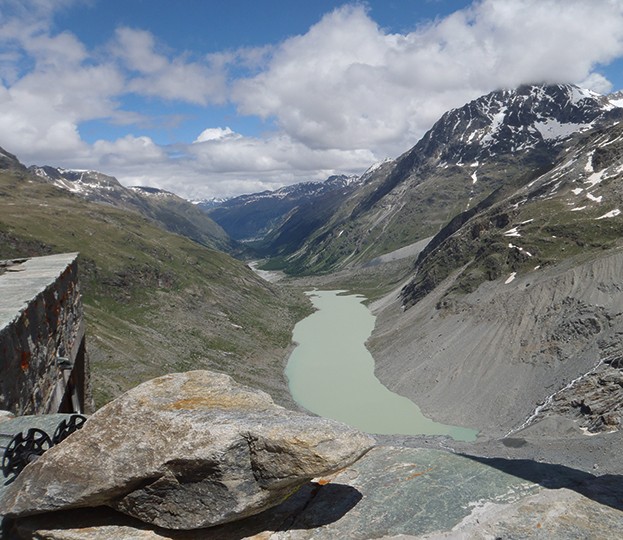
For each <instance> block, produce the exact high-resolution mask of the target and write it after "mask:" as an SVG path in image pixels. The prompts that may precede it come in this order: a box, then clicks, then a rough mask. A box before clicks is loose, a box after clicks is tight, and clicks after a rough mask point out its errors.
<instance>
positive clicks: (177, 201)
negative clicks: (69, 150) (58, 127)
mask: <svg viewBox="0 0 623 540" xmlns="http://www.w3.org/2000/svg"><path fill="white" fill-rule="evenodd" d="M29 171H30V172H31V173H33V174H35V175H37V177H39V178H41V179H42V180H43V181H45V182H48V183H50V184H52V185H53V186H55V187H57V188H60V189H63V190H66V191H68V192H70V193H72V194H74V195H76V196H78V197H81V198H83V199H85V200H87V201H90V202H95V203H99V204H107V205H111V206H114V207H117V208H121V209H123V210H131V211H133V212H138V213H139V214H141V215H143V216H145V217H146V218H148V219H150V220H152V221H154V222H156V223H158V224H159V225H160V226H162V227H163V228H164V229H166V230H168V231H170V232H173V233H176V234H181V235H182V236H186V237H188V238H191V239H192V240H194V241H195V242H198V243H200V244H202V245H205V246H208V247H212V248H215V249H219V250H222V251H226V252H228V253H236V252H239V251H240V250H241V247H240V246H238V245H237V244H236V243H235V242H233V241H232V240H231V239H230V238H229V236H228V235H227V233H226V232H225V231H224V230H223V229H222V228H221V227H220V226H219V225H217V224H216V223H215V222H214V221H213V220H211V219H210V218H209V217H208V216H207V215H206V214H205V212H202V211H201V210H199V209H198V208H196V207H195V206H194V205H193V204H191V203H190V202H188V201H186V200H185V199H182V198H181V197H178V196H177V195H175V194H173V193H171V192H168V191H164V190H160V189H156V188H149V187H139V186H136V187H129V188H127V187H125V186H123V185H121V184H120V183H119V181H118V180H117V179H116V178H115V177H113V176H109V175H107V174H103V173H101V172H98V171H92V170H70V169H63V168H58V167H51V166H48V165H46V166H36V165H33V166H31V167H29Z"/></svg>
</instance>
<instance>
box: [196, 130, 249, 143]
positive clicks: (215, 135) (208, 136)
mask: <svg viewBox="0 0 623 540" xmlns="http://www.w3.org/2000/svg"><path fill="white" fill-rule="evenodd" d="M240 137H241V135H240V134H238V133H234V132H233V131H232V130H231V128H229V127H226V128H220V127H218V128H208V129H204V130H203V131H202V132H201V133H200V134H199V136H198V137H197V138H196V139H195V140H194V142H195V143H200V142H206V141H222V140H223V139H230V138H234V139H238V138H240Z"/></svg>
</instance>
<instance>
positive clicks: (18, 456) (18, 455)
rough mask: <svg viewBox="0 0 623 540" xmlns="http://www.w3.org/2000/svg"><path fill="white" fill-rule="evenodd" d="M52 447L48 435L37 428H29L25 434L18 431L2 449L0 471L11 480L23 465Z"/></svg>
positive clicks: (20, 470)
mask: <svg viewBox="0 0 623 540" xmlns="http://www.w3.org/2000/svg"><path fill="white" fill-rule="evenodd" d="M51 447H52V440H51V439H50V436H49V435H48V434H47V433H46V432H45V431H43V430H42V429H38V428H30V429H29V430H28V432H27V433H26V435H24V434H23V433H18V434H17V435H15V437H13V439H11V442H10V443H9V445H8V446H7V447H6V449H5V451H4V456H3V458H2V473H3V474H4V477H5V478H9V479H10V480H11V481H13V480H14V479H15V478H16V477H17V475H18V474H19V473H21V472H22V470H23V469H24V467H26V465H28V464H29V463H31V462H32V461H34V460H35V459H37V458H38V457H39V456H40V455H42V454H43V453H44V452H45V451H46V450H49V449H50V448H51ZM10 477H12V478H10Z"/></svg>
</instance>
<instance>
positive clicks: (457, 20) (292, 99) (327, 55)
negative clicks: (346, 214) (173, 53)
mask: <svg viewBox="0 0 623 540" xmlns="http://www.w3.org/2000/svg"><path fill="white" fill-rule="evenodd" d="M622 51H623V4H621V3H620V2H613V1H608V0H600V1H597V2H591V3H587V2H583V1H578V0H565V1H564V2H563V1H560V0H483V1H481V2H477V3H475V4H474V5H473V6H472V7H470V8H468V9H464V10H461V11H458V12H456V13H454V14H452V15H450V16H448V17H446V18H445V19H441V20H436V21H433V22H431V23H429V24H428V25H426V26H423V27H420V28H418V29H416V30H415V31H413V32H411V33H409V34H406V35H398V34H389V33H386V32H384V31H383V29H381V28H380V27H379V26H378V25H377V24H376V23H375V22H374V21H372V20H371V19H370V17H369V16H368V14H367V12H366V10H365V8H364V7H362V6H360V5H355V6H345V7H343V8H341V9H338V10H336V11H334V12H332V13H330V14H328V15H326V16H325V17H324V18H323V19H322V20H321V21H320V22H319V23H318V24H316V25H315V26H313V27H312V28H311V29H310V30H309V32H307V33H306V34H305V35H303V36H297V37H294V38H291V39H289V40H287V41H285V42H283V43H282V44H281V45H280V46H279V48H278V49H277V50H276V51H275V52H274V53H273V55H272V57H271V59H270V62H269V63H268V65H267V66H266V69H265V70H263V71H262V72H261V73H260V74H258V75H256V76H254V77H251V78H247V79H243V80H240V81H238V82H237V83H236V85H235V87H234V98H235V100H236V101H237V103H238V105H239V109H240V112H242V113H244V114H253V115H259V116H261V117H263V118H271V117H272V118H275V119H276V121H277V123H278V125H279V126H280V127H281V128H282V129H283V130H284V131H285V132H286V133H288V134H289V135H290V136H291V137H293V138H294V139H296V140H298V141H301V142H302V143H304V144H306V145H308V146H310V147H313V148H342V149H346V148H363V147H365V148H369V149H371V150H373V151H374V152H375V153H377V154H384V153H387V152H394V153H395V152H398V151H399V149H400V148H401V147H402V149H406V148H407V147H408V145H410V144H413V143H414V142H416V140H417V138H419V137H420V136H421V135H422V134H423V132H424V130H426V129H427V128H429V127H430V125H431V124H432V123H433V122H434V121H435V120H436V119H437V118H438V117H439V116H440V115H441V114H442V113H443V112H444V111H445V110H447V109H449V108H452V107H456V106H460V105H462V104H463V103H465V102H466V101H468V100H470V99H472V98H474V97H477V96H478V95H481V94H483V93H486V92H489V91H491V90H493V89H496V88H500V87H514V86H517V85H519V84H521V83H526V82H576V83H577V82H580V81H584V82H585V83H587V84H589V85H591V86H593V87H594V88H596V89H599V90H603V89H606V88H607V87H608V81H607V80H606V79H605V78H604V77H603V75H600V74H598V73H595V72H593V71H592V70H593V69H594V67H595V65H596V64H598V63H607V62H609V61H611V60H612V59H613V58H615V57H616V56H619V55H620V54H621V53H622Z"/></svg>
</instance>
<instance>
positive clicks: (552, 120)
mask: <svg viewBox="0 0 623 540" xmlns="http://www.w3.org/2000/svg"><path fill="white" fill-rule="evenodd" d="M622 103H623V102H622V101H621V99H620V98H617V96H612V97H608V96H600V95H597V94H594V93H592V92H589V91H586V90H582V89H580V88H578V87H576V86H573V85H552V86H525V87H521V88H519V89H516V90H504V91H497V92H492V93H491V94H488V95H487V96H483V97H481V98H478V99H477V100H474V101H472V102H470V103H468V104H466V105H465V106H463V107H460V108H458V109H454V110H452V111H449V112H447V113H446V114H445V115H443V116H442V118H441V119H440V120H439V121H438V122H436V123H435V125H434V126H433V127H432V128H431V129H430V130H429V131H428V132H427V133H426V134H425V135H424V137H423V138H422V139H421V140H420V141H419V142H418V143H417V144H416V145H415V146H414V147H413V148H412V149H411V150H409V151H408V152H406V153H405V154H403V155H402V156H400V157H398V158H397V159H396V160H394V161H391V162H388V163H386V164H385V165H384V166H383V167H382V168H381V170H379V171H375V173H373V175H371V177H369V178H367V179H366V181H364V182H363V183H362V184H363V185H362V186H361V187H360V188H359V189H358V190H357V191H356V192H355V193H354V194H353V195H352V196H351V197H350V199H349V200H348V201H345V202H344V204H343V205H342V207H341V209H340V210H339V211H338V212H336V213H335V214H334V215H333V216H332V217H331V219H330V220H328V221H327V223H326V224H325V225H324V226H323V227H321V228H320V229H317V230H315V231H313V232H312V234H311V235H310V236H309V237H308V238H307V239H306V240H305V242H304V243H303V244H302V245H301V247H300V248H299V249H298V250H297V251H296V252H294V253H291V254H289V255H288V256H287V257H286V258H285V260H284V262H283V267H284V268H285V269H286V270H287V271H289V272H292V273H306V272H312V273H313V272H318V271H321V272H326V271H330V270H336V269H339V268H343V267H347V266H352V265H356V264H361V263H362V262H365V261H366V260H370V259H371V258H373V257H375V256H378V255H380V254H382V253H386V252H388V251H392V250H395V249H398V248H400V247H403V246H405V245H408V244H410V243H413V242H416V241H418V240H421V239H423V238H426V237H429V236H432V235H434V234H436V233H438V232H439V231H440V230H441V229H442V228H443V227H444V226H445V225H446V224H447V223H448V222H449V221H450V220H451V219H452V218H454V217H455V216H457V215H458V214H460V213H461V212H463V211H465V210H466V209H469V208H471V207H473V206H474V205H477V204H478V203H480V202H481V201H483V200H484V199H486V198H487V197H488V196H490V195H491V194H492V193H494V192H495V191H496V190H497V189H499V188H503V187H504V186H505V185H507V184H509V182H512V183H515V184H521V183H527V182H529V181H531V180H533V179H534V177H535V176H538V175H539V174H542V173H543V172H544V171H545V170H547V169H548V168H551V167H552V166H553V165H554V163H555V162H556V160H557V159H558V154H559V152H560V151H562V148H563V146H564V144H565V141H567V140H568V139H569V138H571V137H574V136H577V135H578V134H581V133H582V132H585V131H587V130H589V129H600V128H601V127H605V126H608V125H612V124H614V123H615V122H617V121H618V120H619V119H620V118H621V117H622V116H623V109H621V107H620V105H621V104H622Z"/></svg>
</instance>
